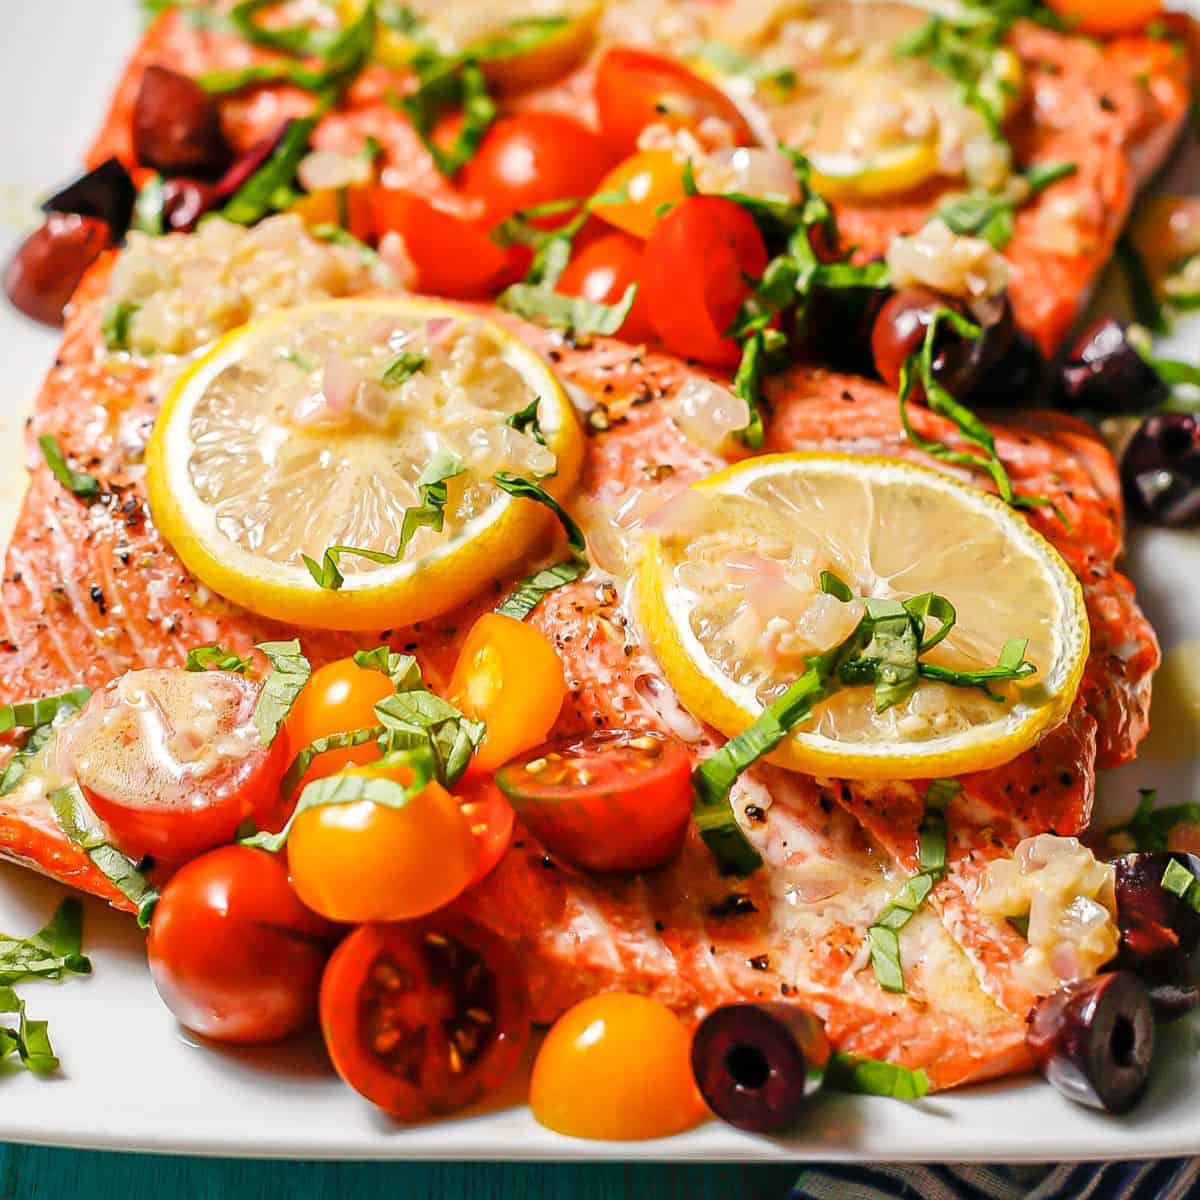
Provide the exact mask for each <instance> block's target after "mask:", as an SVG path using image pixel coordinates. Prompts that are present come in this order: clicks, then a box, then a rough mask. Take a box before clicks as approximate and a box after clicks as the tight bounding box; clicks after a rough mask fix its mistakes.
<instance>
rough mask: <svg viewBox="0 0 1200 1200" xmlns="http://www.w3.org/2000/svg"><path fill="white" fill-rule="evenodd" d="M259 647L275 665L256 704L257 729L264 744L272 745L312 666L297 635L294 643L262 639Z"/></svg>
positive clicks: (268, 673) (268, 674)
mask: <svg viewBox="0 0 1200 1200" xmlns="http://www.w3.org/2000/svg"><path fill="white" fill-rule="evenodd" d="M255 649H256V650H261V651H262V652H263V654H265V655H266V656H267V661H268V662H269V663H270V664H271V669H270V670H269V671H268V672H267V676H266V678H265V679H264V680H263V682H262V691H260V692H259V694H258V703H257V704H255V706H254V728H255V729H257V730H258V736H259V737H260V738H262V743H263V745H264V746H269V745H270V744H271V743H272V742H273V741H274V740H275V735H276V734H277V733H278V732H279V727H280V725H282V724H283V722H284V719H285V718H286V717H287V715H288V713H290V712H291V711H292V705H293V704H295V702H296V697H297V696H298V695H300V689H301V688H302V687H304V685H305V684H306V683H307V682H308V677H309V676H310V675H311V674H312V666H311V665H310V664H309V661H308V659H307V658H305V657H304V652H303V651H302V650H301V649H300V642H299V640H298V639H295V638H293V639H292V641H290V642H259V643H258V644H257V645H256V646H255Z"/></svg>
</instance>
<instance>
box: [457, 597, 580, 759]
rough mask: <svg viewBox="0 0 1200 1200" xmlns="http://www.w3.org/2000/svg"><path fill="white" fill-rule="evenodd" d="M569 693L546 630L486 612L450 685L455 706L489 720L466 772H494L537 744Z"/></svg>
mask: <svg viewBox="0 0 1200 1200" xmlns="http://www.w3.org/2000/svg"><path fill="white" fill-rule="evenodd" d="M566 694H567V683H566V680H565V679H564V678H563V669H562V660H561V659H560V658H559V657H558V654H557V653H556V652H555V649H554V647H553V646H552V645H551V644H550V643H549V642H548V641H547V640H546V638H545V637H544V636H543V635H542V634H540V633H539V632H538V631H537V630H536V629H534V628H533V626H531V625H526V624H525V622H524V621H518V620H516V619H515V618H513V617H504V616H501V615H500V614H499V613H484V615H483V616H482V617H480V618H479V620H477V621H476V622H475V624H474V625H472V626H471V631H470V633H468V634H467V640H466V641H465V642H464V643H463V648H462V650H461V651H459V655H458V661H457V662H456V663H455V664H454V674H453V675H451V677H450V687H449V689H448V697H449V700H450V703H451V704H454V705H455V706H456V707H458V708H459V709H461V710H462V712H463V713H465V714H466V715H467V716H468V717H470V718H471V719H472V720H473V721H483V722H485V723H486V724H487V733H485V734H484V737H483V741H482V742H481V743H480V744H479V748H478V749H477V750H476V751H475V755H474V757H473V758H472V759H471V765H470V767H469V768H468V770H469V771H470V772H471V773H472V774H484V773H487V772H489V771H494V770H495V769H496V768H497V767H498V766H499V765H500V764H501V763H503V762H507V761H508V760H509V759H510V758H512V757H513V755H514V754H520V753H521V751H522V750H527V749H529V747H530V746H536V745H537V744H538V742H540V741H541V740H542V739H543V738H544V737H545V736H546V734H548V733H549V732H550V727H551V726H552V725H553V724H554V722H555V720H556V719H557V717H558V713H559V710H560V709H561V708H562V703H563V699H564V698H565V696H566Z"/></svg>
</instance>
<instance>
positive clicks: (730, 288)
mask: <svg viewBox="0 0 1200 1200" xmlns="http://www.w3.org/2000/svg"><path fill="white" fill-rule="evenodd" d="M766 265H767V248H766V246H765V245H764V244H763V239H762V235H761V234H760V233H759V232H758V227H757V226H756V225H755V224H754V218H753V217H751V216H750V214H749V213H748V212H747V211H746V210H745V209H744V208H742V207H741V206H740V205H738V204H735V203H734V202H733V201H732V200H726V199H724V198H722V197H720V196H689V197H687V199H686V200H682V201H680V203H679V204H677V205H676V206H675V207H674V208H673V209H672V210H671V211H670V212H669V213H667V215H666V216H665V217H663V219H662V221H660V222H659V225H658V228H657V229H655V231H654V233H653V234H652V235H651V237H650V240H649V241H648V242H647V243H646V253H645V255H644V257H643V259H642V286H643V288H644V290H645V294H646V301H647V304H648V305H649V309H650V319H651V320H652V321H653V322H654V328H655V331H656V332H657V333H658V336H659V337H660V338H662V340H663V341H664V342H666V343H667V345H668V346H670V347H671V349H672V350H674V351H675V352H676V353H677V354H683V355H687V356H688V357H689V358H696V359H699V360H700V361H701V362H706V363H712V364H713V365H714V366H732V365H733V364H735V363H736V362H737V361H738V358H739V350H738V347H737V343H736V342H734V341H733V339H732V338H729V337H727V336H726V331H727V330H728V329H729V327H730V325H731V324H732V323H733V320H734V318H735V317H736V316H737V313H738V309H739V308H740V307H741V305H742V302H743V301H744V300H745V299H746V297H747V296H749V295H750V292H751V288H752V284H751V283H750V282H748V280H752V279H757V278H758V276H760V275H761V274H762V273H763V271H764V270H765V269H766Z"/></svg>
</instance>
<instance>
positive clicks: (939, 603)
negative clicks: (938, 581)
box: [904, 592, 958, 654]
mask: <svg viewBox="0 0 1200 1200" xmlns="http://www.w3.org/2000/svg"><path fill="white" fill-rule="evenodd" d="M904 610H905V612H907V613H908V614H909V615H910V616H911V617H913V618H914V619H915V620H916V622H917V627H918V629H919V631H920V636H921V653H922V654H924V653H925V652H926V651H927V650H932V649H933V648H934V646H936V645H937V644H938V642H940V641H942V640H943V639H944V638H945V637H946V636H947V635H948V634H949V633H950V630H952V629H953V628H954V625H955V622H956V621H957V620H958V613H957V612H956V611H955V609H954V605H953V604H951V603H950V601H949V600H947V599H946V597H945V596H939V595H937V594H936V593H934V592H923V593H922V594H921V595H919V596H913V597H911V598H910V599H908V600H905V601H904ZM930 617H933V619H934V620H935V621H939V622H940V623H941V624H940V627H939V628H938V631H937V633H935V634H934V635H933V636H932V637H926V636H925V622H926V620H928V619H929V618H930Z"/></svg>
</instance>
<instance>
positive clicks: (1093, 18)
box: [1046, 0, 1162, 37]
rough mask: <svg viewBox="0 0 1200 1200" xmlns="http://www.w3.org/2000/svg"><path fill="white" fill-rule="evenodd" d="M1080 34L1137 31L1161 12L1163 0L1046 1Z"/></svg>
mask: <svg viewBox="0 0 1200 1200" xmlns="http://www.w3.org/2000/svg"><path fill="white" fill-rule="evenodd" d="M1046 3H1047V5H1048V6H1049V7H1050V8H1051V9H1052V10H1053V11H1054V12H1056V13H1057V14H1058V15H1059V16H1060V17H1062V19H1063V20H1064V21H1065V22H1066V23H1067V25H1068V26H1070V28H1071V30H1072V31H1074V32H1078V33H1087V34H1092V35H1094V36H1098V37H1103V36H1105V35H1106V34H1118V33H1136V32H1137V31H1138V30H1140V29H1142V28H1144V27H1145V26H1146V25H1147V23H1149V22H1150V21H1152V20H1154V18H1155V17H1157V16H1158V15H1159V13H1161V12H1162V0H1046Z"/></svg>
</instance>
